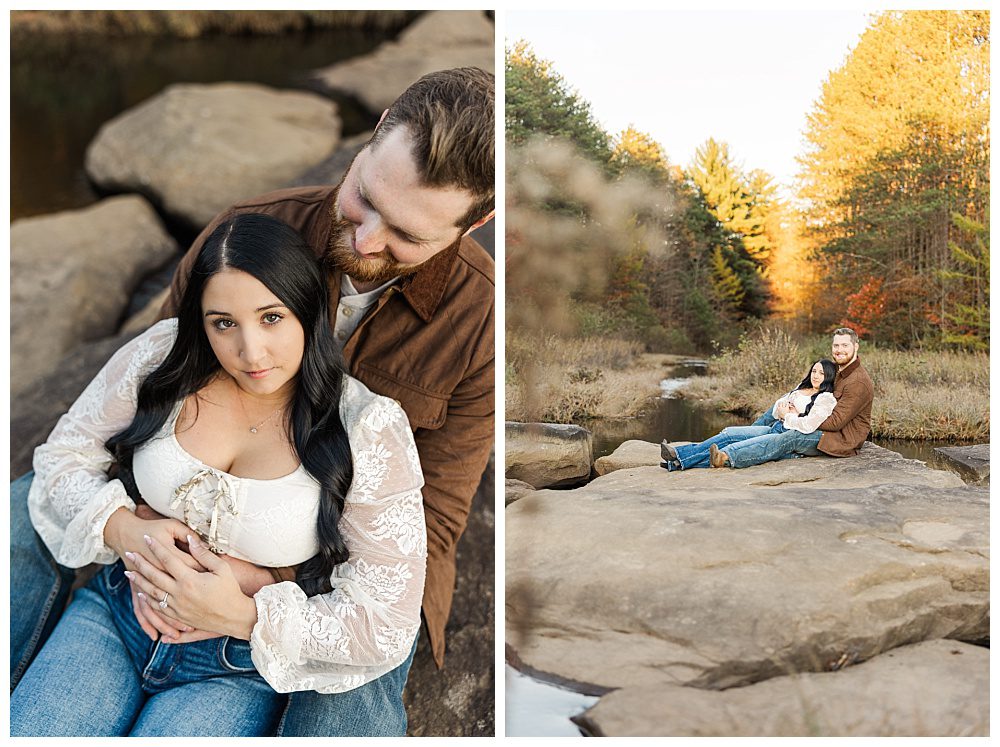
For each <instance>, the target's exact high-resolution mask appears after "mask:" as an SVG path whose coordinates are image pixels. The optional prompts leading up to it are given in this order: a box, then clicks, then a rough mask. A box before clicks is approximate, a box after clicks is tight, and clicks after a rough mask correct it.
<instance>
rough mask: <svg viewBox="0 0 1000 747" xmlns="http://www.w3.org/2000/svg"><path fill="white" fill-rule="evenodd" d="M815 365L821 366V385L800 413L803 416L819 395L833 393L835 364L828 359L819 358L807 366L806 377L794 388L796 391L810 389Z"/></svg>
mask: <svg viewBox="0 0 1000 747" xmlns="http://www.w3.org/2000/svg"><path fill="white" fill-rule="evenodd" d="M817 363H819V364H820V365H821V366H823V383H822V384H820V385H819V391H818V392H816V394H814V395H813V396H812V398H811V399H810V400H809V404H808V406H806V411H805V412H803V413H802V414H803V415H806V414H807V413H808V412H809V411H810V410H811V409H812V406H813V402H815V401H816V398H817V397H818V396H819V395H821V394H822V393H823V392H833V380H834V379H835V378H837V364H836V363H834V362H833V361H831V360H829V359H828V358H821V359H820V360H818V361H813V362H812V363H810V364H809V371H808V373H806V377H805V378H804V379H802V382H801V383H800V384H799V385H798V386H797V387H795V388H796V389H812V370H813V367H814V366H815V365H816V364H817Z"/></svg>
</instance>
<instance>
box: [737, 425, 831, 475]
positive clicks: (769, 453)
mask: <svg viewBox="0 0 1000 747" xmlns="http://www.w3.org/2000/svg"><path fill="white" fill-rule="evenodd" d="M822 435H823V432H822V431H813V432H812V433H799V432H798V431H784V432H782V433H769V434H767V435H764V436H757V437H756V438H750V439H747V440H746V441H740V442H739V443H734V444H731V445H729V446H726V447H725V448H724V449H722V451H724V452H725V453H726V455H727V456H728V457H729V466H730V467H733V468H734V469H740V468H742V467H751V466H753V465H755V464H763V463H764V462H773V461H776V460H778V459H788V458H791V457H799V456H819V455H820V454H821V453H822V452H820V450H819V449H818V448H817V447H818V446H819V439H820V437H821V436H822Z"/></svg>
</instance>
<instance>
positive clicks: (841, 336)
mask: <svg viewBox="0 0 1000 747" xmlns="http://www.w3.org/2000/svg"><path fill="white" fill-rule="evenodd" d="M858 347H859V343H858V334H857V332H855V331H854V330H853V329H850V328H848V327H841V328H840V329H837V330H835V331H834V333H833V342H832V345H831V351H830V352H831V354H832V357H833V362H834V363H836V364H837V378H836V379H834V383H833V396H834V397H835V398H836V399H837V405H836V407H835V408H834V410H833V413H832V414H831V415H830V417H828V418H827V419H826V420H824V421H823V422H822V423H820V425H819V427H818V428H817V429H816V430H815V431H813V432H812V433H800V432H799V431H795V430H787V431H784V432H783V433H774V434H768V435H764V436H757V437H755V438H749V439H746V440H744V441H738V442H737V443H734V444H730V445H729V446H724V447H723V448H721V449H720V448H718V447H717V446H716V445H714V444H713V445H712V447H711V451H710V454H711V462H712V466H713V467H733V468H735V469H740V468H742V467H751V466H753V465H755V464H763V463H764V462H771V461H774V460H776V459H785V458H787V457H789V456H819V455H820V454H827V455H828V456H836V457H848V456H854V455H856V454H857V453H858V451H860V450H861V446H862V445H863V444H864V442H865V439H867V438H868V434H869V432H870V431H871V420H872V400H873V399H874V396H875V385H874V384H873V383H872V380H871V376H869V375H868V371H866V370H865V368H864V367H863V366H862V365H861V360H860V359H859V358H858ZM786 412H787V410H779V411H776V412H773V413H772V412H771V411H768V412H766V413H764V414H763V415H762V416H761V417H760V418H758V420H757V421H756V422H755V423H754V425H771V424H772V423H774V422H776V420H780V419H782V418H783V417H784V416H785V414H786Z"/></svg>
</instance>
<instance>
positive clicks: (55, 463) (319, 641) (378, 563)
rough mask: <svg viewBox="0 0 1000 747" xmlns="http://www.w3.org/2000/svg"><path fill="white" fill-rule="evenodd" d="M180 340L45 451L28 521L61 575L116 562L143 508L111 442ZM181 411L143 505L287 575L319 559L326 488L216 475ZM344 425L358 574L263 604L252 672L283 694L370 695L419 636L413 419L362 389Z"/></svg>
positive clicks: (102, 376) (421, 536)
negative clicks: (199, 453) (119, 534)
mask: <svg viewBox="0 0 1000 747" xmlns="http://www.w3.org/2000/svg"><path fill="white" fill-rule="evenodd" d="M176 334H177V322H176V320H175V319H167V320H165V321H162V322H160V323H158V324H156V325H155V326H153V327H151V328H150V329H149V330H147V331H146V332H145V333H143V334H142V335H140V336H139V337H137V338H135V339H134V340H132V341H131V342H130V343H128V344H127V345H125V346H124V347H123V348H122V349H121V350H119V351H118V352H117V353H116V354H115V355H114V357H112V358H111V360H110V361H109V362H108V363H107V364H106V365H105V366H104V368H103V369H102V370H101V372H100V373H99V374H98V375H97V376H96V377H95V378H94V380H93V381H92V382H91V383H90V384H89V385H88V387H87V388H86V389H85V390H84V392H83V394H81V395H80V398H79V399H78V400H77V401H76V402H75V403H74V404H73V406H72V407H71V408H70V410H69V412H68V413H66V414H65V415H64V416H63V417H62V418H60V420H59V422H58V423H57V424H56V427H55V429H54V430H53V431H52V434H51V435H50V436H49V439H48V441H47V442H46V443H44V444H42V445H41V446H39V447H38V448H37V449H36V450H35V456H34V468H35V477H34V480H33V481H32V484H31V492H30V493H29V496H28V508H29V511H30V513H31V519H32V523H33V524H34V526H35V529H36V530H37V531H38V533H39V535H40V536H41V537H42V539H43V540H44V541H45V544H46V545H47V546H48V548H49V550H50V551H51V552H52V554H53V556H54V557H55V559H56V560H57V561H58V562H59V563H61V564H62V565H65V566H69V567H71V568H79V567H81V566H84V565H87V564H88V563H92V562H97V563H104V564H108V563H113V562H115V561H116V560H117V556H116V555H115V554H114V552H113V551H112V550H111V548H109V547H108V546H107V545H106V544H105V543H104V526H105V524H106V523H107V520H108V517H109V516H110V515H111V514H112V513H113V512H114V511H115V510H117V509H118V508H120V507H123V506H124V507H125V508H128V509H129V510H134V509H135V504H134V503H133V502H132V500H131V499H130V498H129V497H128V495H127V494H126V492H125V487H124V485H123V484H122V483H121V481H119V480H110V479H108V474H107V473H108V468H109V467H110V466H111V463H112V457H111V454H110V453H109V452H108V451H107V450H106V449H105V448H104V442H105V441H106V440H107V439H108V438H109V437H110V436H112V435H114V434H115V433H118V432H120V431H121V430H122V429H123V428H125V427H126V426H127V425H128V424H129V423H130V422H131V421H132V417H133V415H134V414H135V407H136V393H137V391H138V387H139V384H140V383H141V382H142V380H143V379H144V378H145V377H146V375H148V374H149V373H150V372H151V371H152V370H153V369H155V368H156V366H158V365H159V364H160V362H161V361H162V360H163V359H164V358H165V357H166V354H167V352H168V351H169V350H170V347H171V345H172V344H173V341H174V338H175V337H176ZM179 411H180V407H179V406H178V407H176V408H175V409H174V411H173V413H172V414H171V417H170V418H168V420H167V423H166V424H165V425H164V427H163V429H162V430H161V431H160V433H158V434H157V436H156V437H154V438H153V439H152V440H150V441H149V442H147V443H146V444H144V445H143V447H142V448H141V449H138V450H136V453H135V456H134V459H133V470H134V474H135V478H136V484H137V485H138V487H139V488H140V492H141V493H142V495H143V498H144V499H145V500H147V501H148V502H149V503H150V505H151V506H152V507H153V508H154V509H155V510H157V511H159V512H160V513H162V514H164V515H166V516H171V517H173V518H176V519H178V520H180V521H184V522H185V523H186V524H188V526H190V527H191V528H192V529H194V530H196V531H197V532H198V533H199V534H201V535H202V536H203V537H205V538H206V540H207V541H208V542H209V543H210V544H211V545H212V546H214V547H215V548H216V549H218V550H219V551H221V552H226V553H229V554H231V555H233V556H234V557H239V558H242V559H245V560H250V561H252V562H254V563H257V564H259V565H269V566H283V565H292V564H296V563H300V562H302V561H303V560H306V559H308V558H309V557H311V556H312V555H313V554H315V551H316V549H317V547H318V544H317V537H316V517H317V510H318V501H319V487H318V484H317V483H316V482H315V481H314V480H313V479H312V477H311V476H310V475H309V474H308V473H307V472H306V471H305V469H304V468H303V467H301V466H300V467H299V468H298V469H297V470H295V472H293V473H291V474H289V475H286V476H285V477H281V478H277V479H275V480H253V479H249V478H241V477H236V476H234V475H230V474H227V473H225V472H222V471H221V470H217V469H214V468H212V467H209V466H208V465H205V464H203V463H201V462H200V461H198V460H197V459H195V458H194V457H193V456H191V455H190V454H188V453H187V452H185V451H184V450H183V449H182V448H181V446H180V444H179V443H177V440H176V438H174V423H175V421H176V417H177V414H178V413H179ZM340 414H341V418H342V419H343V422H344V425H345V427H346V429H347V432H348V436H349V439H350V445H351V453H352V455H353V458H354V481H353V483H352V484H351V489H350V491H349V493H348V495H347V496H346V501H345V508H344V514H343V516H342V518H341V521H340V525H339V526H340V530H341V533H342V534H343V537H344V540H345V542H346V544H347V547H348V549H349V551H350V560H348V562H346V563H343V564H341V565H340V566H338V567H337V568H336V569H334V572H333V575H332V578H331V584H332V586H333V590H332V591H331V592H330V593H328V594H322V595H318V596H313V597H308V598H307V597H306V595H305V593H304V592H303V591H302V590H301V589H300V588H299V587H298V586H297V585H296V584H294V583H292V582H290V581H286V582H283V583H279V584H273V585H271V586H265V587H264V588H263V589H261V590H260V591H259V592H258V593H257V594H256V595H255V597H254V601H255V602H256V605H257V624H256V625H255V626H254V628H253V632H252V635H251V638H250V646H251V653H252V657H253V661H254V664H255V666H256V667H257V669H258V671H259V672H260V674H261V675H262V676H263V677H264V679H265V680H267V682H268V683H269V684H270V685H271V686H272V687H273V688H274V689H275V690H277V691H278V692H293V691H296V690H318V691H319V692H322V693H334V692H343V691H346V690H351V689H353V688H356V687H360V686H361V685H363V684H365V683H366V682H370V681H371V680H374V679H376V678H378V677H380V676H381V675H383V674H385V673H386V672H389V671H391V670H392V669H394V668H395V667H397V666H398V665H399V664H401V663H402V662H403V661H404V660H405V659H406V657H407V655H408V654H409V652H410V648H411V646H412V644H413V641H414V639H415V638H416V635H417V632H418V630H419V626H420V604H421V598H422V596H423V585H424V571H425V564H426V557H427V536H426V529H425V526H424V512H423V504H422V499H421V494H420V488H421V487H422V486H423V475H422V473H421V470H420V461H419V458H418V455H417V449H416V445H415V444H414V441H413V434H412V432H411V431H410V427H409V424H408V422H407V419H406V415H405V414H404V412H403V410H402V409H401V408H400V407H399V405H398V404H396V403H395V402H394V401H393V400H391V399H388V398H386V397H381V396H378V395H376V394H373V393H372V392H370V391H369V390H368V389H367V388H366V387H365V386H364V384H362V383H361V382H359V381H357V380H356V379H352V378H350V377H348V378H346V379H345V385H344V393H343V397H342V398H341V403H340Z"/></svg>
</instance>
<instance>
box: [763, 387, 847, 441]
mask: <svg viewBox="0 0 1000 747" xmlns="http://www.w3.org/2000/svg"><path fill="white" fill-rule="evenodd" d="M811 399H812V396H811V395H808V394H803V393H802V392H801V391H799V390H798V389H795V390H793V391H791V392H789V393H788V394H786V395H784V396H783V397H778V399H777V400H775V402H774V405H773V407H777V406H778V405H779V404H780V403H782V402H790V403H792V404H794V405H795V409H796V410H798V411H799V412H804V411H805V409H806V408H807V407H808V406H809V401H810V400H811ZM836 406H837V398H836V397H834V396H833V395H832V394H831V393H830V392H821V393H820V394H818V395H817V396H816V400H815V401H814V402H813V406H812V409H811V410H810V411H809V414H808V415H797V414H795V413H794V412H790V413H788V414H787V415H785V417H784V419H783V421H782V422H783V423H784V425H785V427H786V428H787V429H788V430H790V431H798V432H799V433H812V432H813V431H815V430H816V429H817V428H819V426H820V425H821V424H822V422H823V421H824V420H826V419H827V418H828V417H830V415H831V414H833V409H834V408H835V407H836Z"/></svg>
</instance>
